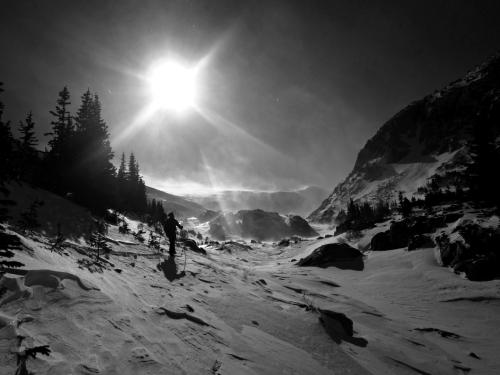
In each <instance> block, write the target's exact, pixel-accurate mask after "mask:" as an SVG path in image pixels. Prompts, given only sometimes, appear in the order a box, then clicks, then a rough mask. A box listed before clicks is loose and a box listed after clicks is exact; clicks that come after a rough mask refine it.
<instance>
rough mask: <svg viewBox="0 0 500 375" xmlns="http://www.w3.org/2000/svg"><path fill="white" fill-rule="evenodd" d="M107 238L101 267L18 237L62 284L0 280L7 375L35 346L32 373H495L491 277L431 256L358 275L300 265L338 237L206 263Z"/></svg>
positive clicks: (216, 254) (373, 263) (378, 256)
mask: <svg viewBox="0 0 500 375" xmlns="http://www.w3.org/2000/svg"><path fill="white" fill-rule="evenodd" d="M11 233H12V232H11ZM108 236H109V238H110V239H111V240H113V241H111V242H110V245H111V246H112V249H113V251H112V253H111V255H110V257H109V260H108V261H105V262H104V267H103V268H99V267H90V268H89V267H85V266H84V265H85V264H87V265H88V264H89V261H90V260H91V258H90V256H91V255H92V252H90V251H89V249H88V248H86V247H85V246H84V245H76V244H70V243H68V244H67V245H65V247H64V250H63V251H62V252H60V253H59V252H51V251H50V250H49V246H48V239H47V238H46V237H44V236H39V235H35V236H32V237H31V238H29V237H25V236H22V235H20V238H21V241H22V243H23V250H22V251H18V252H16V258H15V259H16V260H18V261H21V262H23V263H25V264H26V269H30V270H48V271H43V272H44V274H45V275H46V276H47V278H46V280H52V277H51V275H54V276H55V278H53V280H52V282H53V281H57V284H59V286H58V287H56V288H54V287H53V286H50V285H46V286H44V285H41V284H40V282H41V281H40V280H41V279H40V280H39V281H38V282H39V283H38V284H36V283H35V285H31V286H28V285H27V284H28V283H27V276H17V275H10V274H8V275H6V276H7V277H9V278H14V279H16V280H18V281H19V282H18V284H17V285H19V286H20V287H21V288H22V289H23V290H25V291H26V292H27V293H25V294H22V295H18V296H17V298H14V299H12V300H10V301H9V302H7V303H5V299H4V298H9V297H11V296H12V293H13V292H12V291H10V290H9V291H6V292H5V293H4V295H3V296H2V298H0V305H1V307H0V308H1V312H0V374H2V375H3V374H6V375H7V374H14V373H15V370H16V355H15V353H16V352H17V351H19V350H23V348H30V347H33V346H39V345H49V347H50V349H51V350H52V353H51V354H50V356H38V357H37V359H28V362H27V366H28V369H29V370H30V371H34V372H35V373H36V374H39V375H49V374H50V375H59V374H61V375H62V374H64V375H66V374H72V373H74V374H111V375H112V374H122V375H127V374H134V375H135V374H151V375H156V374H220V375H224V374H227V375H229V374H231V375H233V374H270V375H271V374H272V375H274V374H277V373H286V374H304V375H306V374H311V375H312V374H314V375H317V374H325V375H326V374H332V373H333V374H360V375H362V374H369V373H372V374H414V373H420V374H428V373H433V374H434V373H439V374H450V375H451V374H460V373H468V372H469V371H472V372H473V373H478V374H479V373H480V374H493V373H495V372H494V371H495V369H497V368H498V366H500V362H499V358H498V355H497V350H498V344H499V337H500V332H499V331H498V330H499V327H500V318H499V317H500V314H499V313H498V312H499V305H498V300H499V299H500V295H499V292H498V291H499V289H498V288H499V281H498V280H494V281H491V282H487V283H481V284H478V283H471V282H470V281H468V280H464V279H461V278H460V277H459V276H454V275H450V272H449V271H448V270H447V269H444V268H440V267H437V266H436V264H435V261H434V258H433V254H432V249H424V250H420V251H415V252H410V253H408V252H405V251H404V250H402V249H399V250H392V251H386V252H380V253H368V254H365V259H364V263H365V269H364V270H363V271H353V270H340V269H337V268H327V269H322V268H314V267H297V266H296V265H295V263H294V261H293V260H294V259H298V258H299V257H302V256H306V255H308V254H309V253H311V252H312V251H313V250H314V249H316V248H317V247H318V246H320V245H323V244H325V243H328V242H333V241H336V240H337V239H336V238H328V239H324V240H319V241H318V240H315V241H304V242H299V243H297V244H292V245H291V246H289V247H287V248H280V247H270V246H268V245H259V244H252V248H248V249H246V248H245V250H240V251H237V252H232V253H227V252H221V251H219V250H217V248H216V247H210V246H209V247H207V248H206V250H207V252H208V255H207V256H202V255H200V254H196V253H193V252H188V253H187V254H186V258H184V255H183V254H182V253H181V254H180V255H179V256H178V257H176V258H175V261H173V260H172V259H169V258H166V257H164V256H163V255H162V254H158V253H154V252H153V251H151V250H150V249H148V248H147V246H145V245H143V244H140V243H137V242H135V241H134V239H133V237H132V236H130V235H125V234H120V233H119V232H118V230H117V228H116V227H113V226H112V227H111V228H110V232H109V234H108ZM185 259H186V260H185ZM184 267H185V272H183V271H184ZM99 270H100V271H101V272H99ZM91 271H93V272H91ZM58 272H59V273H58ZM63 274H68V275H71V276H73V277H70V278H63V277H61V275H63ZM74 276H77V277H78V278H79V280H80V281H81V282H82V283H83V286H84V288H82V287H81V286H80V285H79V284H78V283H77V282H75V279H74ZM42 284H43V283H42ZM89 288H91V289H89ZM96 288H98V289H96ZM326 310H328V311H333V312H336V313H338V314H343V315H344V316H345V317H346V319H348V320H351V321H352V322H353V325H354V326H353V327H354V334H353V336H352V337H344V336H338V335H336V334H335V333H333V334H332V332H330V331H328V330H327V329H325V327H324V326H323V324H322V323H321V322H320V320H319V318H320V317H324V316H323V315H322V314H323V313H321V311H326ZM332 324H333V327H334V331H335V329H337V330H338V329H340V330H341V329H342V328H341V326H339V325H338V324H337V323H335V321H334V322H332ZM336 324H337V325H336ZM18 334H20V335H22V336H24V337H25V339H24V341H23V342H22V345H20V343H19V340H18V339H17V335H18Z"/></svg>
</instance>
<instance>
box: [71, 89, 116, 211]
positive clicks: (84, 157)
mask: <svg viewBox="0 0 500 375" xmlns="http://www.w3.org/2000/svg"><path fill="white" fill-rule="evenodd" d="M75 122H76V134H75V138H76V141H75V153H76V157H77V166H78V168H77V173H78V174H77V176H76V178H75V185H74V187H75V192H76V195H77V200H79V201H80V202H81V203H83V204H85V205H86V206H87V207H90V208H91V209H93V210H94V211H98V212H102V211H103V210H104V209H106V208H109V207H113V206H115V202H114V201H113V196H114V194H113V192H114V186H115V168H114V166H113V164H112V163H111V160H112V159H113V151H112V149H111V144H110V141H109V133H108V128H107V125H106V123H105V122H104V120H103V119H102V118H101V104H100V101H99V98H98V96H97V95H94V96H92V94H91V92H90V90H87V91H86V92H85V93H84V94H83V96H82V104H81V106H80V108H79V109H78V112H77V115H76V117H75Z"/></svg>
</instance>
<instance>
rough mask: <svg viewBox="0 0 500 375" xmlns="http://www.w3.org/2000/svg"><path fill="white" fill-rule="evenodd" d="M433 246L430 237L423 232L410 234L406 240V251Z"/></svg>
mask: <svg viewBox="0 0 500 375" xmlns="http://www.w3.org/2000/svg"><path fill="white" fill-rule="evenodd" d="M434 246H435V244H434V241H433V240H432V238H431V237H430V236H428V235H425V234H416V235H414V236H411V237H410V239H409V240H408V251H411V250H416V249H422V248H428V247H434Z"/></svg>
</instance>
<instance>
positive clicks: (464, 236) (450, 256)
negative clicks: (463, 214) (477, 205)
mask: <svg viewBox="0 0 500 375" xmlns="http://www.w3.org/2000/svg"><path fill="white" fill-rule="evenodd" d="M436 243H437V246H436V248H435V256H436V260H437V262H438V264H439V265H441V266H444V267H453V269H454V271H455V272H457V273H458V272H464V273H465V275H466V276H467V278H468V279H469V280H472V281H486V280H492V279H494V278H496V277H500V232H499V231H498V229H497V230H495V229H492V228H485V227H482V226H480V225H478V224H476V223H471V222H464V223H461V224H459V225H458V226H457V227H456V229H455V230H454V232H452V233H451V235H450V236H448V235H447V234H446V233H444V232H443V233H441V234H440V235H439V236H438V237H436Z"/></svg>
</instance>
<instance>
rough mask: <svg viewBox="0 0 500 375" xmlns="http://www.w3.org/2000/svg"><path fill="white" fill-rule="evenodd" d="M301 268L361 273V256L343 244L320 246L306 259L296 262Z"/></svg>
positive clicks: (362, 264)
mask: <svg viewBox="0 0 500 375" xmlns="http://www.w3.org/2000/svg"><path fill="white" fill-rule="evenodd" d="M297 265H298V266H301V267H322V268H326V267H337V268H340V269H351V270H356V271H362V270H363V269H364V262H363V254H362V253H361V252H360V251H359V250H358V249H355V248H353V247H351V246H349V245H348V244H345V243H330V244H326V245H323V246H320V247H319V248H317V249H316V250H314V251H313V252H312V253H311V254H309V255H308V256H307V257H305V258H302V259H300V260H299V261H298V262H297Z"/></svg>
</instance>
